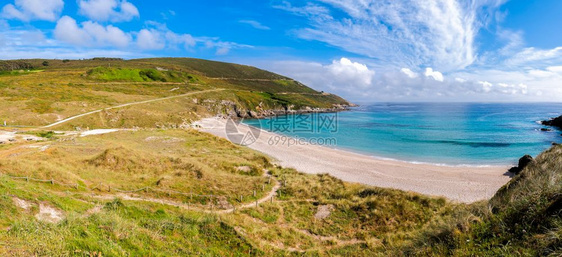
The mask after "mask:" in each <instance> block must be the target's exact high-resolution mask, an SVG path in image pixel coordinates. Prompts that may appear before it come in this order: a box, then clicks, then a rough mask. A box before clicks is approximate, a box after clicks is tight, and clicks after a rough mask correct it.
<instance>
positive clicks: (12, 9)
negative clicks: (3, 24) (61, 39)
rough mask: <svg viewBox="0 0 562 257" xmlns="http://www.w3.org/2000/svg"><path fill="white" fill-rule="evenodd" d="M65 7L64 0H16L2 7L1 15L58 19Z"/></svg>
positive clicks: (28, 19) (23, 18)
mask: <svg viewBox="0 0 562 257" xmlns="http://www.w3.org/2000/svg"><path fill="white" fill-rule="evenodd" d="M63 7H64V2H63V0H15V2H14V4H7V5H5V6H4V7H3V8H2V13H1V16H2V17H3V18H6V19H17V20H22V21H31V20H45V21H56V20H57V18H58V17H59V16H60V13H61V12H62V9H63Z"/></svg>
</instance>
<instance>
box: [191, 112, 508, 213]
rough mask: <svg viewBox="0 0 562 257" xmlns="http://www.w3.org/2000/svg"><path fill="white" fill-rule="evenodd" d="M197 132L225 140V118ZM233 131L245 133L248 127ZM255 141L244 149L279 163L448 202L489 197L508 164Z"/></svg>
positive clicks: (201, 124) (200, 123)
mask: <svg viewBox="0 0 562 257" xmlns="http://www.w3.org/2000/svg"><path fill="white" fill-rule="evenodd" d="M195 124H196V125H198V130H200V131H202V132H207V133H211V134H213V135H215V136H219V137H222V138H225V139H227V136H226V131H225V127H226V120H225V119H221V118H206V119H202V120H200V121H198V122H196V123H195ZM238 130H239V131H240V132H241V133H243V134H246V133H247V132H248V131H249V130H250V127H249V125H246V124H243V125H242V126H238ZM260 133H261V134H260V136H259V138H258V139H257V140H256V142H255V143H253V144H251V145H249V146H248V147H249V148H251V149H254V150H256V151H259V152H262V153H263V154H266V155H268V156H270V157H272V158H273V159H275V160H276V161H277V162H278V163H279V164H280V165H281V166H283V167H287V168H294V169H296V170H298V171H299V172H304V173H309V174H321V173H328V174H330V175H332V176H334V177H337V178H339V179H341V180H343V181H346V182H352V183H361V184H365V185H369V186H376V187H384V188H394V189H399V190H404V191H412V192H417V193H421V194H425V195H431V196H441V197H445V198H447V199H449V200H452V201H457V202H463V203H471V202H476V201H479V200H485V199H489V198H490V197H492V196H493V195H494V194H495V192H496V191H497V190H498V189H499V188H500V187H502V186H503V185H505V184H506V183H507V182H508V181H509V180H510V177H509V176H507V175H506V172H507V170H508V169H509V167H510V166H490V167H474V166H472V167H468V166H441V165H435V164H425V163H419V164H416V163H409V162H404V161H400V160H388V159H381V158H376V157H373V156H369V155H365V154H361V153H356V152H352V151H347V150H342V149H333V148H330V147H326V146H320V145H310V144H304V145H301V144H298V145H287V144H274V145H271V144H269V143H268V142H267V141H268V139H269V138H271V137H275V136H283V137H286V136H285V135H280V134H276V133H272V132H268V131H265V130H263V129H261V131H260Z"/></svg>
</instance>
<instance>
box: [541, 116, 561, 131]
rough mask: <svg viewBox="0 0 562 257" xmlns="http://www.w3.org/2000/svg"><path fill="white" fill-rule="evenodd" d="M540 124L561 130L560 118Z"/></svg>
mask: <svg viewBox="0 0 562 257" xmlns="http://www.w3.org/2000/svg"><path fill="white" fill-rule="evenodd" d="M541 123H542V124H543V125H546V126H553V127H558V128H561V129H562V116H560V117H556V118H553V119H550V120H543V121H542V122H541Z"/></svg>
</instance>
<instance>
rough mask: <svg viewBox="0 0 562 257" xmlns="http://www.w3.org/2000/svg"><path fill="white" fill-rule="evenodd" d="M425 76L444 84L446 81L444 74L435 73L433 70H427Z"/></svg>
mask: <svg viewBox="0 0 562 257" xmlns="http://www.w3.org/2000/svg"><path fill="white" fill-rule="evenodd" d="M424 75H425V76H426V77H428V78H429V77H431V78H433V79H434V80H436V81H440V82H443V80H444V78H443V74H442V73H441V72H439V71H434V70H433V69H432V68H426V69H425V73H424Z"/></svg>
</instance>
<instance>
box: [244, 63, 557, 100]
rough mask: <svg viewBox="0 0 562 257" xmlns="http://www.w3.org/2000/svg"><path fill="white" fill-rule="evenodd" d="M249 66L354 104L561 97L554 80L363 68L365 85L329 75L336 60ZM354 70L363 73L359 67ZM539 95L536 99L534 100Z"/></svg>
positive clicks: (523, 75) (503, 74)
mask: <svg viewBox="0 0 562 257" xmlns="http://www.w3.org/2000/svg"><path fill="white" fill-rule="evenodd" d="M350 62H351V61H350ZM343 63H345V64H344V65H343V66H345V67H346V68H349V67H353V66H351V65H349V62H347V61H344V62H343ZM351 63H353V62H351ZM254 65H256V66H258V67H262V68H265V69H269V70H272V71H274V72H278V73H280V74H283V75H286V76H288V77H291V78H295V79H297V80H299V81H301V82H303V83H304V84H305V85H308V86H311V87H312V88H314V89H316V90H322V91H326V92H330V93H335V94H338V95H340V96H343V97H345V98H346V99H349V100H351V101H359V102H373V101H446V102H450V101H546V100H548V101H553V100H554V101H555V100H556V99H560V96H562V92H561V91H560V90H559V89H558V87H557V86H556V85H557V84H559V82H557V80H556V79H554V78H551V79H548V80H541V81H538V80H536V79H535V78H531V77H529V75H528V74H526V73H517V72H510V73H506V72H501V71H493V70H489V71H486V73H484V74H480V72H478V73H466V72H459V73H452V74H450V76H451V77H453V78H455V79H451V80H448V79H443V81H439V80H436V79H434V78H433V76H430V77H429V79H428V78H427V77H426V76H425V75H422V76H419V75H418V76H417V77H415V78H412V77H411V76H409V75H408V74H407V73H405V72H403V70H402V69H392V68H391V69H384V68H380V70H379V69H377V70H376V71H377V72H376V73H375V71H374V70H372V69H371V68H369V66H366V67H367V68H368V70H369V71H370V74H369V75H365V76H367V77H369V79H370V82H369V83H366V82H367V80H363V79H359V78H361V77H362V76H360V75H358V74H356V73H354V72H345V73H338V72H335V70H334V68H333V67H338V66H341V65H342V60H336V61H333V62H332V63H331V64H327V65H324V64H321V63H316V62H302V61H280V62H259V63H254ZM359 71H363V72H366V71H365V70H364V69H363V68H361V69H359ZM431 73H432V74H433V75H435V73H436V71H433V70H431ZM342 74H347V75H346V76H344V75H342ZM410 75H411V74H410ZM437 76H438V75H437ZM561 77H562V76H561ZM481 78H489V80H488V79H486V80H483V79H481ZM359 81H360V82H359ZM539 92H541V93H542V96H538V94H539Z"/></svg>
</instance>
